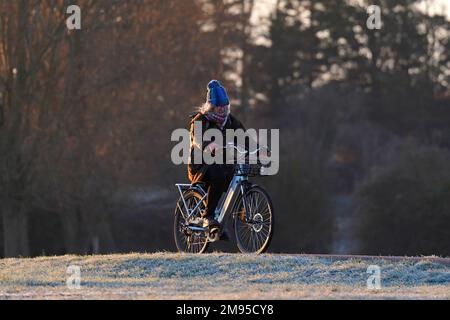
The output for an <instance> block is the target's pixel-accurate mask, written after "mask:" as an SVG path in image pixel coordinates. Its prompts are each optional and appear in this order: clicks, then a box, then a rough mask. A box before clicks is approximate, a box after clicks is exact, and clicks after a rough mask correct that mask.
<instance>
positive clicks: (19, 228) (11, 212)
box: [3, 204, 30, 258]
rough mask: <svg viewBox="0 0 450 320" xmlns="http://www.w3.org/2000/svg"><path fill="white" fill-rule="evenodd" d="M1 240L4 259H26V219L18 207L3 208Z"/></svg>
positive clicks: (10, 205) (28, 250)
mask: <svg viewBox="0 0 450 320" xmlns="http://www.w3.org/2000/svg"><path fill="white" fill-rule="evenodd" d="M3 240H4V251H5V258H11V257H28V256H30V248H29V243H28V217H27V214H26V213H25V212H23V210H21V209H20V205H16V206H14V205H12V204H9V205H8V204H7V205H6V206H4V207H3Z"/></svg>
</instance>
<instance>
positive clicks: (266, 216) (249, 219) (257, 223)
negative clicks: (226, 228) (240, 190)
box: [234, 186, 274, 254]
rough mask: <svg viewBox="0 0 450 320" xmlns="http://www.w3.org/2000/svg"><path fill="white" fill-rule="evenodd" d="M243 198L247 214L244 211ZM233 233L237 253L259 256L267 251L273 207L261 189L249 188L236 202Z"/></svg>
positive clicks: (272, 220)
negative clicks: (237, 249)
mask: <svg viewBox="0 0 450 320" xmlns="http://www.w3.org/2000/svg"><path fill="white" fill-rule="evenodd" d="M244 198H245V202H246V205H247V210H248V212H246V211H245V206H244ZM236 209H237V211H236V212H237V214H236V215H235V219H234V232H235V236H236V243H237V246H238V248H239V251H240V252H242V253H254V254H261V253H264V252H266V251H267V249H268V248H269V245H270V241H271V240H272V236H273V231H274V216H273V206H272V201H271V200H270V197H269V195H268V194H267V192H266V191H265V190H264V189H262V188H261V187H258V186H254V187H252V188H250V189H249V190H248V191H247V192H246V194H245V197H241V198H240V199H239V200H238V202H237V207H236Z"/></svg>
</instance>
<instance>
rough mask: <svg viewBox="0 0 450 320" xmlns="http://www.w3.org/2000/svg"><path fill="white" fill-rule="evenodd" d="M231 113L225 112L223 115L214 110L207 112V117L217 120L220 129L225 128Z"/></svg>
mask: <svg viewBox="0 0 450 320" xmlns="http://www.w3.org/2000/svg"><path fill="white" fill-rule="evenodd" d="M228 115H229V113H228V112H227V113H225V114H223V115H219V114H216V113H214V112H207V113H205V117H206V119H208V121H211V122H215V123H216V124H217V125H218V126H219V128H220V129H223V127H224V126H225V124H226V123H227V120H228Z"/></svg>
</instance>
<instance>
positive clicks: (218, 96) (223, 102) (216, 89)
mask: <svg viewBox="0 0 450 320" xmlns="http://www.w3.org/2000/svg"><path fill="white" fill-rule="evenodd" d="M206 101H208V102H210V103H211V104H212V105H213V106H227V105H229V104H230V100H229V99H228V95H227V91H226V90H225V88H224V87H222V85H221V84H220V82H219V81H218V80H211V81H210V82H209V83H208V93H207V95H206Z"/></svg>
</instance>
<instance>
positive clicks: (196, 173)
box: [188, 113, 245, 183]
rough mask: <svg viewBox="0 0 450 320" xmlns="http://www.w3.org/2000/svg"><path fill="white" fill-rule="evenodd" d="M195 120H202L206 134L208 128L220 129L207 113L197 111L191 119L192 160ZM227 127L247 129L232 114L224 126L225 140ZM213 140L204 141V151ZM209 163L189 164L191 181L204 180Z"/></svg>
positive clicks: (203, 131)
mask: <svg viewBox="0 0 450 320" xmlns="http://www.w3.org/2000/svg"><path fill="white" fill-rule="evenodd" d="M195 121H201V122H202V133H203V134H204V133H205V131H206V130H208V129H213V128H214V129H219V130H220V128H219V126H218V125H217V124H216V123H215V122H212V121H208V119H207V118H206V117H205V115H203V114H201V113H197V114H196V115H195V116H194V117H193V118H192V120H191V123H190V133H191V150H190V155H191V157H190V160H193V159H194V148H196V146H195V145H194V143H192V142H193V139H194V122H195ZM227 129H233V130H237V129H243V130H244V131H245V128H244V126H243V125H242V123H241V122H240V121H239V120H238V119H236V118H235V117H234V116H233V115H231V114H230V116H229V117H228V120H227V122H226V123H225V126H224V127H223V129H222V130H221V131H222V134H223V137H224V138H223V141H225V132H226V130H227ZM210 142H211V141H202V146H201V147H202V151H204V150H205V148H206V147H207V146H208V144H209V143H210ZM208 167H209V166H208V165H207V164H204V163H202V164H193V163H190V162H189V164H188V177H189V180H190V181H191V183H197V182H199V181H202V179H203V177H204V176H205V174H206V171H207V170H208Z"/></svg>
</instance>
